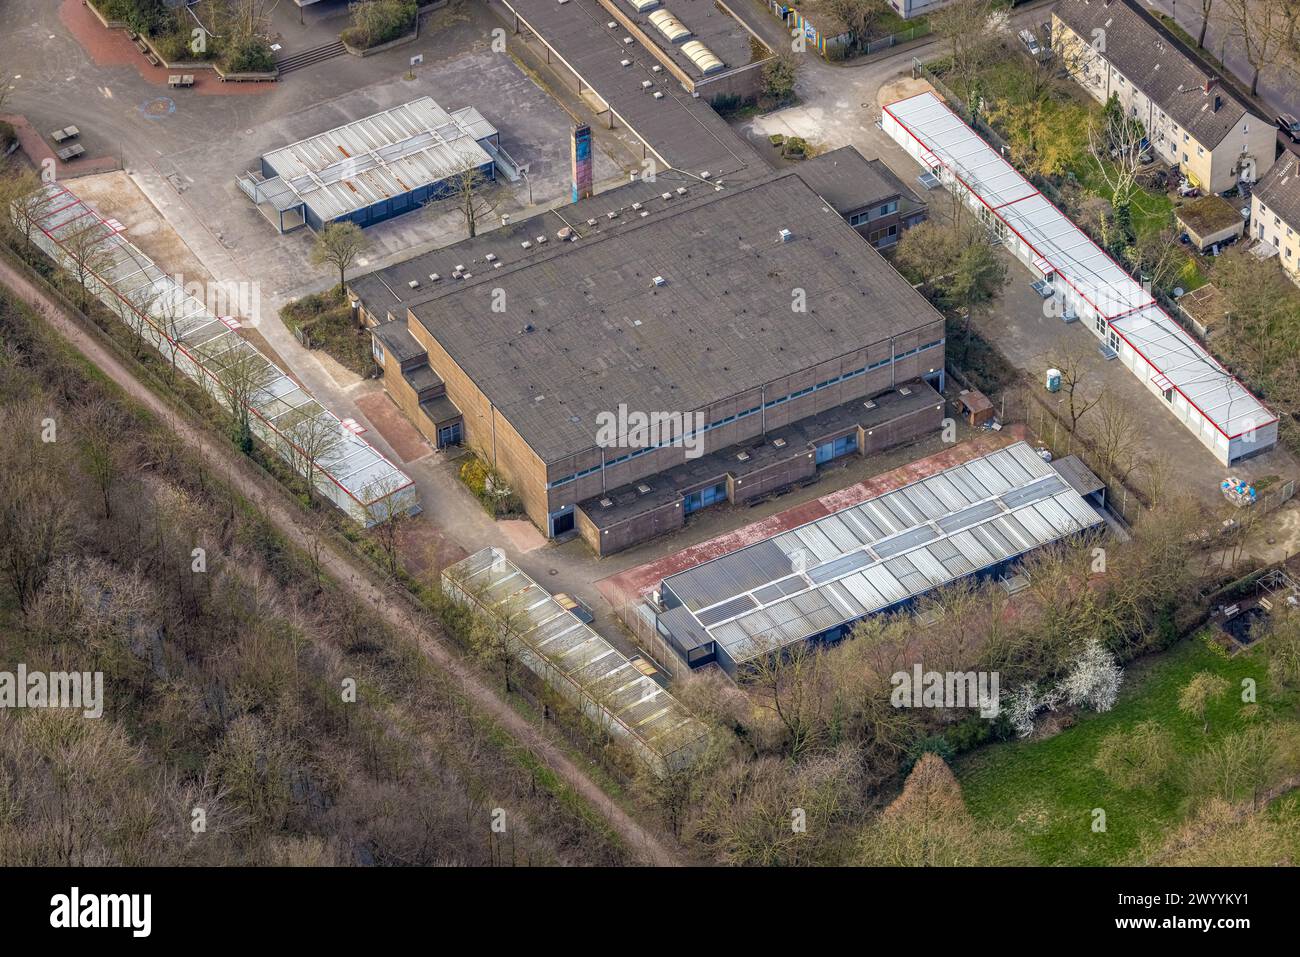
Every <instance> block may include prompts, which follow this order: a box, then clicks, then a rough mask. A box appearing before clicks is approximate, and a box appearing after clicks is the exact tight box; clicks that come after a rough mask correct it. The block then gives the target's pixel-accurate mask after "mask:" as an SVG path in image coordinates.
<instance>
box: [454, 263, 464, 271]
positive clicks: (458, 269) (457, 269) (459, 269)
mask: <svg viewBox="0 0 1300 957" xmlns="http://www.w3.org/2000/svg"><path fill="white" fill-rule="evenodd" d="M464 271H465V266H464V264H462V265H459V266H457V267H456V272H464Z"/></svg>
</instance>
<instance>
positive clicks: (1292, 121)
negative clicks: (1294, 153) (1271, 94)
mask: <svg viewBox="0 0 1300 957" xmlns="http://www.w3.org/2000/svg"><path fill="white" fill-rule="evenodd" d="M1277 125H1278V129H1280V130H1281V131H1282V132H1283V133H1284V134H1286V136H1287V137H1288V138H1289V139H1290V140H1291V142H1292V143H1300V120H1297V119H1296V118H1295V116H1294V115H1292V114H1291V113H1279V114H1278V117H1277Z"/></svg>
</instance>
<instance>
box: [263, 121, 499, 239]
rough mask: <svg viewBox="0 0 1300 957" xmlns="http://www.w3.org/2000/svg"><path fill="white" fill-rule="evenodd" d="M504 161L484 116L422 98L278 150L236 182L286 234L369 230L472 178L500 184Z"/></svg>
mask: <svg viewBox="0 0 1300 957" xmlns="http://www.w3.org/2000/svg"><path fill="white" fill-rule="evenodd" d="M499 154H500V147H499V143H498V133H497V129H496V127H494V126H493V125H492V124H491V123H489V122H488V121H487V120H485V119H484V118H483V117H482V115H481V114H480V113H479V112H478V110H476V109H474V108H473V107H464V108H463V109H459V110H455V111H453V112H451V113H448V112H447V111H446V110H444V109H443V108H442V107H440V106H439V105H438V104H437V103H435V102H434V100H433V98H432V97H428V96H422V97H420V98H419V99H416V100H412V101H411V102H409V103H403V104H402V105H401V106H397V107H394V108H393V109H391V110H385V111H384V112H382V113H376V114H374V115H373V116H367V117H364V118H362V119H359V120H353V121H352V122H351V123H347V124H346V125H344V126H340V127H338V128H337V129H333V130H329V131H328V132H325V133H318V134H317V135H315V136H312V137H309V138H307V139H305V140H300V141H298V142H297V143H291V144H290V145H288V146H283V147H281V148H279V149H277V150H272V151H271V152H269V153H266V154H265V155H263V156H262V158H261V161H260V169H259V170H257V171H250V172H248V173H245V174H244V175H242V176H240V177H239V180H238V182H239V187H240V189H242V190H243V191H244V193H245V194H246V195H247V196H248V197H249V198H250V199H252V200H253V202H255V203H256V204H257V206H258V209H260V210H261V211H262V213H263V215H265V216H266V217H267V219H269V220H270V221H271V223H272V224H273V225H274V226H275V227H276V228H277V229H278V230H279V231H280V232H282V233H283V232H289V231H291V230H293V229H297V228H298V227H300V226H303V225H307V226H309V227H310V228H311V229H313V230H320V229H322V228H323V227H324V226H325V225H326V224H328V223H334V222H344V221H346V222H353V223H356V224H357V225H358V226H370V225H372V224H374V223H379V222H383V221H384V220H386V219H390V218H392V217H393V216H398V215H400V214H402V213H405V212H409V211H411V210H413V209H418V208H419V207H420V206H421V205H422V204H423V203H426V202H429V201H430V200H435V199H439V198H440V197H443V196H446V195H449V194H450V193H451V192H452V191H454V190H455V188H456V187H455V185H454V182H453V181H454V178H455V177H457V176H458V175H459V174H461V173H463V172H465V171H466V170H477V171H478V172H479V173H480V174H481V175H483V176H484V177H487V178H495V170H496V165H495V164H496V157H497V156H498V155H499Z"/></svg>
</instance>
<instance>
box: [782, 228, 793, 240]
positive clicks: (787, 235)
mask: <svg viewBox="0 0 1300 957" xmlns="http://www.w3.org/2000/svg"><path fill="white" fill-rule="evenodd" d="M780 236H781V242H783V243H788V242H789V241H790V240H792V239H794V233H792V232H790V230H788V229H783V230H781V233H780Z"/></svg>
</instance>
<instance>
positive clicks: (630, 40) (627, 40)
mask: <svg viewBox="0 0 1300 957" xmlns="http://www.w3.org/2000/svg"><path fill="white" fill-rule="evenodd" d="M623 42H624V43H625V44H630V43H631V42H632V38H631V37H624V38H623Z"/></svg>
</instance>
